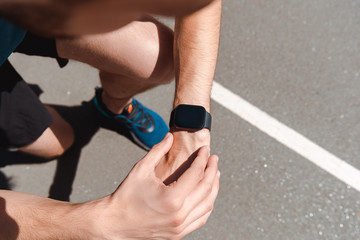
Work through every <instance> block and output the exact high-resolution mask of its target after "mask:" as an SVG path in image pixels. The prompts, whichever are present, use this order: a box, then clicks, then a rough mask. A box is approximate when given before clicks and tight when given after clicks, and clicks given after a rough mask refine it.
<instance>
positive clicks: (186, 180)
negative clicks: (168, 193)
mask: <svg viewBox="0 0 360 240" xmlns="http://www.w3.org/2000/svg"><path fill="white" fill-rule="evenodd" d="M209 153H210V148H209V147H208V146H204V147H201V148H200V150H199V153H198V155H197V157H196V158H195V160H194V161H193V163H192V164H191V166H190V167H189V168H188V169H187V170H186V171H185V172H184V173H183V175H181V176H180V178H179V179H178V181H177V182H176V184H174V185H173V191H174V192H175V194H176V195H178V196H183V197H184V198H185V197H187V196H188V195H189V194H190V192H191V191H192V190H193V189H194V188H195V187H196V186H197V184H198V183H199V182H200V181H201V179H202V178H203V176H204V172H205V167H206V164H207V162H208V159H209ZM184 200H185V199H184Z"/></svg>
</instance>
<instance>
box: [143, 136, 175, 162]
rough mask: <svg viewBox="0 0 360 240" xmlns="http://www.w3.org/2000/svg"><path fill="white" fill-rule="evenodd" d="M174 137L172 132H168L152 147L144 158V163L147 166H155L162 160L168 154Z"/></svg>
mask: <svg viewBox="0 0 360 240" xmlns="http://www.w3.org/2000/svg"><path fill="white" fill-rule="evenodd" d="M173 140H174V137H173V135H172V134H171V133H167V134H166V135H165V137H164V139H163V140H162V141H161V142H159V143H158V144H156V145H155V146H153V147H152V149H151V150H150V151H149V152H148V154H146V156H145V157H144V158H143V164H145V165H147V167H149V168H152V167H155V166H156V165H157V164H158V163H159V162H160V160H161V159H162V158H163V157H164V156H165V154H167V153H168V152H169V150H170V148H171V146H172V144H173Z"/></svg>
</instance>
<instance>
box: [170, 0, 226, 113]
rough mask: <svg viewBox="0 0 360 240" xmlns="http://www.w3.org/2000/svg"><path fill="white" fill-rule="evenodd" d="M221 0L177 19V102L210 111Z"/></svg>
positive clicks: (216, 0)
mask: <svg viewBox="0 0 360 240" xmlns="http://www.w3.org/2000/svg"><path fill="white" fill-rule="evenodd" d="M220 22H221V0H215V1H214V2H212V3H211V4H210V5H208V6H207V7H205V8H203V9H201V10H199V11H197V12H195V13H193V14H190V15H188V16H185V17H177V18H176V20H175V44H174V58H175V59H174V61H175V71H176V72H175V74H176V75H175V77H176V94H175V100H174V107H175V106H177V105H178V104H181V103H183V104H193V105H202V106H204V107H205V108H206V109H207V110H208V111H210V93H211V87H212V81H213V78H214V74H215V67H216V62H217V56H218V48H219V36H220Z"/></svg>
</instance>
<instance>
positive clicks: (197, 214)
mask: <svg viewBox="0 0 360 240" xmlns="http://www.w3.org/2000/svg"><path fill="white" fill-rule="evenodd" d="M219 173H220V172H219ZM219 180H220V175H219V174H216V177H215V179H214V183H213V187H212V191H211V194H210V195H209V196H208V197H207V198H206V199H204V200H203V201H202V202H201V203H198V205H197V207H195V208H194V209H193V210H192V211H191V212H190V214H189V215H188V217H187V218H186V220H185V221H184V223H183V226H184V228H187V226H190V225H192V224H193V223H195V222H197V221H198V219H201V218H202V217H203V216H205V215H207V214H209V213H211V212H212V210H213V207H214V203H215V200H216V197H217V195H218V193H219V187H220V184H219Z"/></svg>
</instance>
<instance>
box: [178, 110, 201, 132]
mask: <svg viewBox="0 0 360 240" xmlns="http://www.w3.org/2000/svg"><path fill="white" fill-rule="evenodd" d="M205 116H206V110H205V108H204V107H202V106H191V105H179V106H178V107H177V108H176V113H175V119H174V120H175V126H176V127H179V128H187V129H202V128H203V127H204V124H205Z"/></svg>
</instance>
